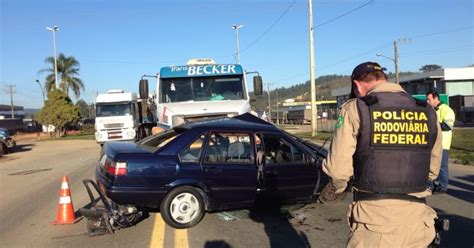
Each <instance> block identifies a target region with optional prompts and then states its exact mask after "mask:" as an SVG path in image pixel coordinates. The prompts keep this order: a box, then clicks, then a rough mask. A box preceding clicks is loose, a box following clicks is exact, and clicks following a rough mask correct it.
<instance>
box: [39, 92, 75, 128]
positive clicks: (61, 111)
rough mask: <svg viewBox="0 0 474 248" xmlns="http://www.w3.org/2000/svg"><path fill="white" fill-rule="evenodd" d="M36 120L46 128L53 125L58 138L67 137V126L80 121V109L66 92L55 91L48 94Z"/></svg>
mask: <svg viewBox="0 0 474 248" xmlns="http://www.w3.org/2000/svg"><path fill="white" fill-rule="evenodd" d="M35 120H36V121H38V122H39V123H41V124H43V125H46V126H49V125H53V126H54V127H55V128H56V136H65V135H66V125H67V124H72V123H75V122H77V121H78V120H79V109H78V108H77V107H76V106H74V105H73V104H72V102H71V99H70V98H69V97H68V96H67V95H66V94H65V93H64V92H62V91H61V90H56V89H53V90H52V91H51V92H49V93H48V100H46V102H45V103H44V106H43V108H41V109H40V111H39V112H38V113H36V116H35Z"/></svg>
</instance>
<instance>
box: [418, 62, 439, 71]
mask: <svg viewBox="0 0 474 248" xmlns="http://www.w3.org/2000/svg"><path fill="white" fill-rule="evenodd" d="M439 69H443V67H442V66H440V65H436V64H428V65H424V66H422V67H421V68H420V71H422V72H428V71H436V70H439Z"/></svg>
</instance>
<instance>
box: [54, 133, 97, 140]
mask: <svg viewBox="0 0 474 248" xmlns="http://www.w3.org/2000/svg"><path fill="white" fill-rule="evenodd" d="M51 140H95V136H94V134H91V133H89V134H87V133H86V134H80V133H78V134H69V135H67V136H65V137H59V138H53V139H51Z"/></svg>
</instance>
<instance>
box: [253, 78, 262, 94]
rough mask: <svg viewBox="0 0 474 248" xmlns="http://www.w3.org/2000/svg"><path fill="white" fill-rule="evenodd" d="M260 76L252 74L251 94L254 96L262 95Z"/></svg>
mask: <svg viewBox="0 0 474 248" xmlns="http://www.w3.org/2000/svg"><path fill="white" fill-rule="evenodd" d="M262 84H263V82H262V77H261V76H254V77H253V94H254V95H256V96H260V95H262V89H263V88H262Z"/></svg>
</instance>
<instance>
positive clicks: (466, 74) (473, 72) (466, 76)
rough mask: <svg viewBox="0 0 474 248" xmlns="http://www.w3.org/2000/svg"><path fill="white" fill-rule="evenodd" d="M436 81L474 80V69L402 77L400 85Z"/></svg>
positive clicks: (439, 71) (451, 69)
mask: <svg viewBox="0 0 474 248" xmlns="http://www.w3.org/2000/svg"><path fill="white" fill-rule="evenodd" d="M434 79H440V80H443V81H459V80H474V67H463V68H445V69H439V70H435V71H428V72H422V73H417V74H413V75H409V76H403V77H400V83H405V82H408V83H409V82H412V81H420V80H434Z"/></svg>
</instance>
